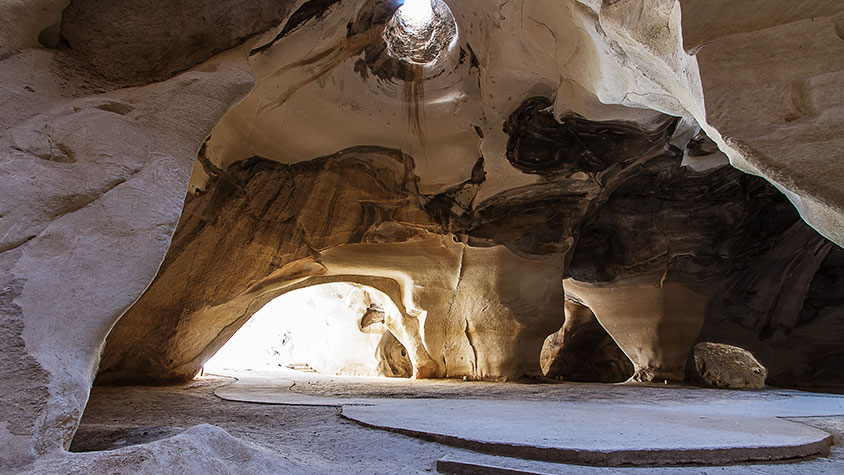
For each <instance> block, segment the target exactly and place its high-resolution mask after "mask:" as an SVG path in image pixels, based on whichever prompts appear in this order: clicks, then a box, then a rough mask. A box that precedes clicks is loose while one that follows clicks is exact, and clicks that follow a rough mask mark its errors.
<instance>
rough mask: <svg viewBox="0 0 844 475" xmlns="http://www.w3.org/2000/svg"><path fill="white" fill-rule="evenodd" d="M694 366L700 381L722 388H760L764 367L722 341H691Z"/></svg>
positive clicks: (749, 355)
mask: <svg viewBox="0 0 844 475" xmlns="http://www.w3.org/2000/svg"><path fill="white" fill-rule="evenodd" d="M694 356H695V369H697V373H698V375H699V376H700V380H701V382H702V383H705V384H706V385H709V386H712V387H715V388H724V389H761V388H762V387H764V386H765V377H767V376H768V370H767V369H766V368H765V367H764V366H762V363H760V362H759V361H758V360H757V359H756V358H755V357H754V356H753V354H752V353H750V352H749V351H747V350H745V349H743V348H739V347H737V346H732V345H725V344H723V343H708V342H705V343H698V344H697V345H695V350H694Z"/></svg>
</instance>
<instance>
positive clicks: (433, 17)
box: [384, 0, 457, 65]
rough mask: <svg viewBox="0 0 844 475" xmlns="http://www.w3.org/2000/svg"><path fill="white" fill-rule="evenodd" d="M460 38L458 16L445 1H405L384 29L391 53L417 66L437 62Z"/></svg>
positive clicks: (388, 49)
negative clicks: (456, 21) (454, 14)
mask: <svg viewBox="0 0 844 475" xmlns="http://www.w3.org/2000/svg"><path fill="white" fill-rule="evenodd" d="M456 40H457V25H456V23H455V21H454V16H453V15H452V13H451V10H450V9H449V8H448V5H446V4H445V3H444V2H443V1H442V0H405V2H404V4H403V5H402V6H400V7H399V8H398V9H397V10H396V13H395V14H394V15H393V17H392V18H390V21H389V22H387V28H386V29H385V30H384V41H385V42H386V43H387V51H388V52H389V54H390V56H392V57H393V58H396V59H398V60H400V61H404V62H406V63H410V64H417V65H430V64H433V63H435V62H437V60H438V59H439V58H440V57H441V56H442V54H443V52H445V51H448V50H450V49H451V48H453V46H454V44H455V43H456Z"/></svg>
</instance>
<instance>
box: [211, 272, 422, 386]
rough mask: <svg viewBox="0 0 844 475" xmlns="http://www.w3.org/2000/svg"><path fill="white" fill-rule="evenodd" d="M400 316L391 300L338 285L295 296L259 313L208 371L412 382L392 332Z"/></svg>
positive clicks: (408, 364) (367, 290) (364, 288)
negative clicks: (296, 372) (299, 373)
mask: <svg viewBox="0 0 844 475" xmlns="http://www.w3.org/2000/svg"><path fill="white" fill-rule="evenodd" d="M398 312H399V310H398V308H397V307H396V306H395V304H394V303H393V302H392V300H390V298H389V297H387V295H386V294H384V293H382V292H380V291H378V290H376V289H373V288H371V287H367V286H362V285H357V284H350V283H343V282H338V283H330V284H321V285H314V286H311V287H306V288H303V289H298V290H293V291H291V292H288V293H286V294H283V295H281V296H279V297H277V298H275V299H273V300H272V301H270V302H269V303H267V304H266V305H265V306H264V307H263V308H261V309H260V310H259V311H258V312H256V313H255V314H254V315H253V316H252V317H251V318H250V319H249V321H248V322H246V324H245V325H243V327H241V328H240V329H239V330H238V331H237V332H236V333H235V334H234V335H233V336H232V337H231V338H230V339H229V341H228V342H226V344H225V345H224V346H223V347H222V348H221V349H220V350H219V351H217V353H216V354H215V355H214V356H213V357H212V358H211V359H210V360H208V361H207V362H206V363H205V364H204V366H203V369H204V372H206V373H216V374H225V373H227V372H228V371H231V370H236V371H238V370H240V371H242V370H258V371H285V370H289V369H297V370H302V371H308V372H310V371H314V372H318V373H323V374H330V375H343V376H388V377H410V376H412V374H413V366H412V363H411V362H410V359H409V357H408V355H407V351H406V349H405V348H404V346H402V344H401V343H400V342H399V341H398V340H397V339H396V338H395V337H394V336H393V334H392V333H391V332H390V331H389V330H388V329H387V326H386V322H387V320H388V319H389V318H391V317H392V318H400V317H399V316H398V315H400V314H398Z"/></svg>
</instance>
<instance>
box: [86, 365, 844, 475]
mask: <svg viewBox="0 0 844 475" xmlns="http://www.w3.org/2000/svg"><path fill="white" fill-rule="evenodd" d="M236 376H237V377H238V378H239V380H238V381H237V382H235V383H233V384H226V383H230V382H231V380H229V379H222V378H206V380H207V381H206V382H205V383H202V382H201V381H200V382H197V383H194V384H192V385H187V386H174V387H167V388H140V387H127V388H117V387H104V388H94V391H93V392H92V396H91V401H90V403H89V407H88V409H87V410H86V414H85V417H84V418H83V423H82V426H81V427H80V431H79V433H78V435H77V438H76V439H74V447H73V449H74V450H80V451H83V450H104V449H109V448H114V447H118V446H125V445H126V444H133V443H143V442H148V441H149V440H152V439H155V438H161V437H166V436H169V435H172V434H173V433H175V432H177V431H178V430H180V429H181V428H182V427H188V426H190V425H195V424H199V423H210V424H214V425H218V426H220V427H222V428H223V429H225V430H226V431H228V432H229V433H230V434H232V435H233V436H235V437H238V438H240V439H244V440H246V441H249V442H252V443H254V444H256V445H258V446H261V447H266V448H269V449H270V450H272V451H273V452H275V453H277V454H280V455H282V456H283V457H285V459H286V460H290V461H291V462H295V463H296V464H297V466H299V467H306V468H303V469H302V470H301V473H431V472H433V471H436V470H437V462H438V461H440V464H439V467H440V469H441V470H442V471H443V473H551V474H553V473H575V474H580V473H584V474H593V473H602V474H604V473H612V474H621V473H624V474H630V473H642V474H644V473H681V474H686V473H707V474H708V473H719V474H721V473H723V474H738V473H766V474H768V473H770V474H773V473H777V474H779V473H787V474H791V473H793V474H810V473H811V474H816V473H830V474H833V473H835V474H840V473H844V453H842V450H841V449H839V448H838V447H837V446H833V447H832V449H831V452H830V454H829V455H828V456H824V457H814V458H808V459H802V460H799V461H793V462H789V463H752V464H743V465H742V464H738V465H737V464H733V465H726V466H716V467H704V466H669V467H656V466H649V467H595V466H584V465H571V464H569V465H566V464H561V463H552V462H547V461H535V460H525V459H520V458H513V457H504V456H500V455H491V454H483V453H478V452H477V451H475V450H466V449H465V448H460V447H453V446H448V445H443V444H441V443H435V442H430V441H428V440H425V439H424V437H425V434H439V435H449V436H452V437H455V438H456V440H457V442H456V443H454V442H453V441H451V442H449V441H446V442H449V443H454V444H455V445H458V446H461V442H460V441H467V440H468V441H474V442H482V443H487V444H486V445H487V446H489V445H490V444H488V443H490V442H499V443H501V442H503V443H502V444H499V446H501V447H513V446H526V447H556V448H563V449H572V450H574V451H578V452H583V453H586V454H589V453H593V454H594V453H610V454H612V453H622V454H625V456H627V457H631V458H630V459H620V461H619V459H613V458H612V457H609V458H606V459H605V460H604V461H601V460H599V461H598V462H599V463H611V464H612V463H625V462H635V461H636V460H639V461H640V462H644V463H651V464H667V463H678V462H683V461H684V460H682V459H678V458H671V456H670V455H671V454H670V453H666V452H662V453H659V452H655V451H650V453H649V454H648V453H645V452H642V450H641V449H643V448H651V449H665V448H671V447H674V448H680V449H682V448H687V449H688V448H695V449H703V450H704V452H705V451H706V449H713V448H725V447H727V446H733V447H738V448H739V449H742V448H744V449H748V448H749V449H759V448H764V447H766V446H776V444H778V443H779V445H781V446H782V445H784V446H787V447H800V446H805V445H807V444H811V443H813V441H814V442H817V441H818V440H820V441H823V440H825V438H826V436H827V433H831V434H833V435H835V436H844V397H842V396H837V395H822V394H809V393H800V392H795V391H778V390H765V391H752V392H751V391H719V390H704V389H690V388H674V387H665V388H648V387H629V386H614V385H596V384H571V383H569V384H514V383H476V382H461V381H412V380H385V379H360V378H342V377H325V376H320V375H306V374H302V373H295V372H288V373H283V374H262V373H254V372H249V373H243V372H241V373H238V374H236ZM291 386H292V389H291ZM212 391H216V393H217V394H218V395H219V396H221V397H224V398H228V399H238V398H240V399H241V400H244V401H251V402H252V403H243V402H234V401H225V400H221V399H219V398H217V397H215V396H214V392H212ZM434 398H436V399H438V400H436V401H435V400H433V399H434ZM256 402H262V404H255V403H256ZM267 403H269V404H267ZM288 404H292V405H288ZM306 404H311V405H315V406H305V405H306ZM339 407H342V411H343V414H340V409H339ZM777 416H788V418H789V420H784V419H783V418H781V417H777ZM701 417H704V418H706V419H701ZM349 418H355V419H357V420H358V421H360V422H363V423H365V424H368V425H369V426H373V427H374V426H380V427H384V428H389V429H390V430H399V431H405V432H406V433H411V432H413V431H418V432H420V434H418V435H421V436H422V437H423V439H418V438H415V437H409V436H406V435H401V434H396V433H394V432H389V431H386V430H377V429H372V428H367V427H364V426H363V425H361V424H360V423H359V422H351V421H350V419H349ZM794 421H799V422H794ZM428 439H430V437H428ZM483 445H484V444H481V446H475V447H473V448H474V449H476V450H485V451H487V452H494V453H495V452H496V451H495V450H487V449H488V448H489V447H483ZM466 446H467V445H462V447H466ZM787 450H789V449H778V450H776V451H774V452H768V454H771V455H773V456H779V455H783V454H786V453H787ZM498 453H505V454H509V455H512V453H509V452H507V451H506V450H505V451H504V452H501V451H499V452H498ZM689 453H697V452H695V451H691V452H690V451H687V455H688V454H689ZM751 453H753V450H751ZM756 453H762V452H759V451H758V450H757V451H756ZM742 454H743V455H742ZM521 455H524V454H521ZM654 455H657V456H654ZM675 455H676V454H675ZM710 455H711V454H710ZM733 455H735V454H733ZM739 455H742V456H745V457H746V456H747V452H739ZM797 455H799V454H797ZM648 457H650V458H648ZM580 461H581V462H590V463H595V460H580ZM685 461H688V460H685ZM725 461H728V460H720V463H723V462H725ZM478 467H481V468H478ZM484 467H485V468H484ZM489 467H498V468H497V469H495V468H489ZM280 473H293V472H291V471H290V470H289V469H288V470H285V471H284V472H280ZM296 473H299V472H296Z"/></svg>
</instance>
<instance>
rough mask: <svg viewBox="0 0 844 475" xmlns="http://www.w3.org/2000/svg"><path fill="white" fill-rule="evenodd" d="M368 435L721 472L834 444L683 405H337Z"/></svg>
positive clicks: (788, 426) (759, 420) (766, 421)
mask: <svg viewBox="0 0 844 475" xmlns="http://www.w3.org/2000/svg"><path fill="white" fill-rule="evenodd" d="M343 416H344V417H346V418H347V419H350V420H353V421H356V422H358V423H361V424H363V425H365V426H367V427H372V428H377V429H384V430H389V431H392V432H397V433H401V434H405V435H409V436H413V437H418V438H422V439H425V440H431V441H435V442H439V443H443V444H447V445H452V446H456V447H461V448H466V449H470V450H475V451H479V452H485V453H490V454H495V455H503V456H508V457H519V458H526V459H533V460H543V461H549V462H558V463H574V464H583V465H599V466H623V465H684V464H705V465H724V464H732V463H744V462H754V461H773V460H788V459H796V458H803V457H809V456H815V455H825V454H827V453H829V447H830V445H831V444H832V436H830V435H829V434H827V433H826V432H823V431H821V430H818V429H815V428H812V427H809V426H807V425H803V424H799V423H795V422H790V421H786V420H783V419H778V418H776V417H748V416H739V415H735V414H720V415H719V414H717V413H716V412H712V411H709V412H705V413H699V414H698V413H695V412H694V411H689V410H687V409H684V408H682V407H659V406H634V405H626V404H621V405H613V404H577V403H542V402H526V401H502V402H495V401H460V400H457V401H456V400H407V401H400V402H385V403H379V404H377V405H371V406H363V405H359V406H345V405H344V406H343Z"/></svg>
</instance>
